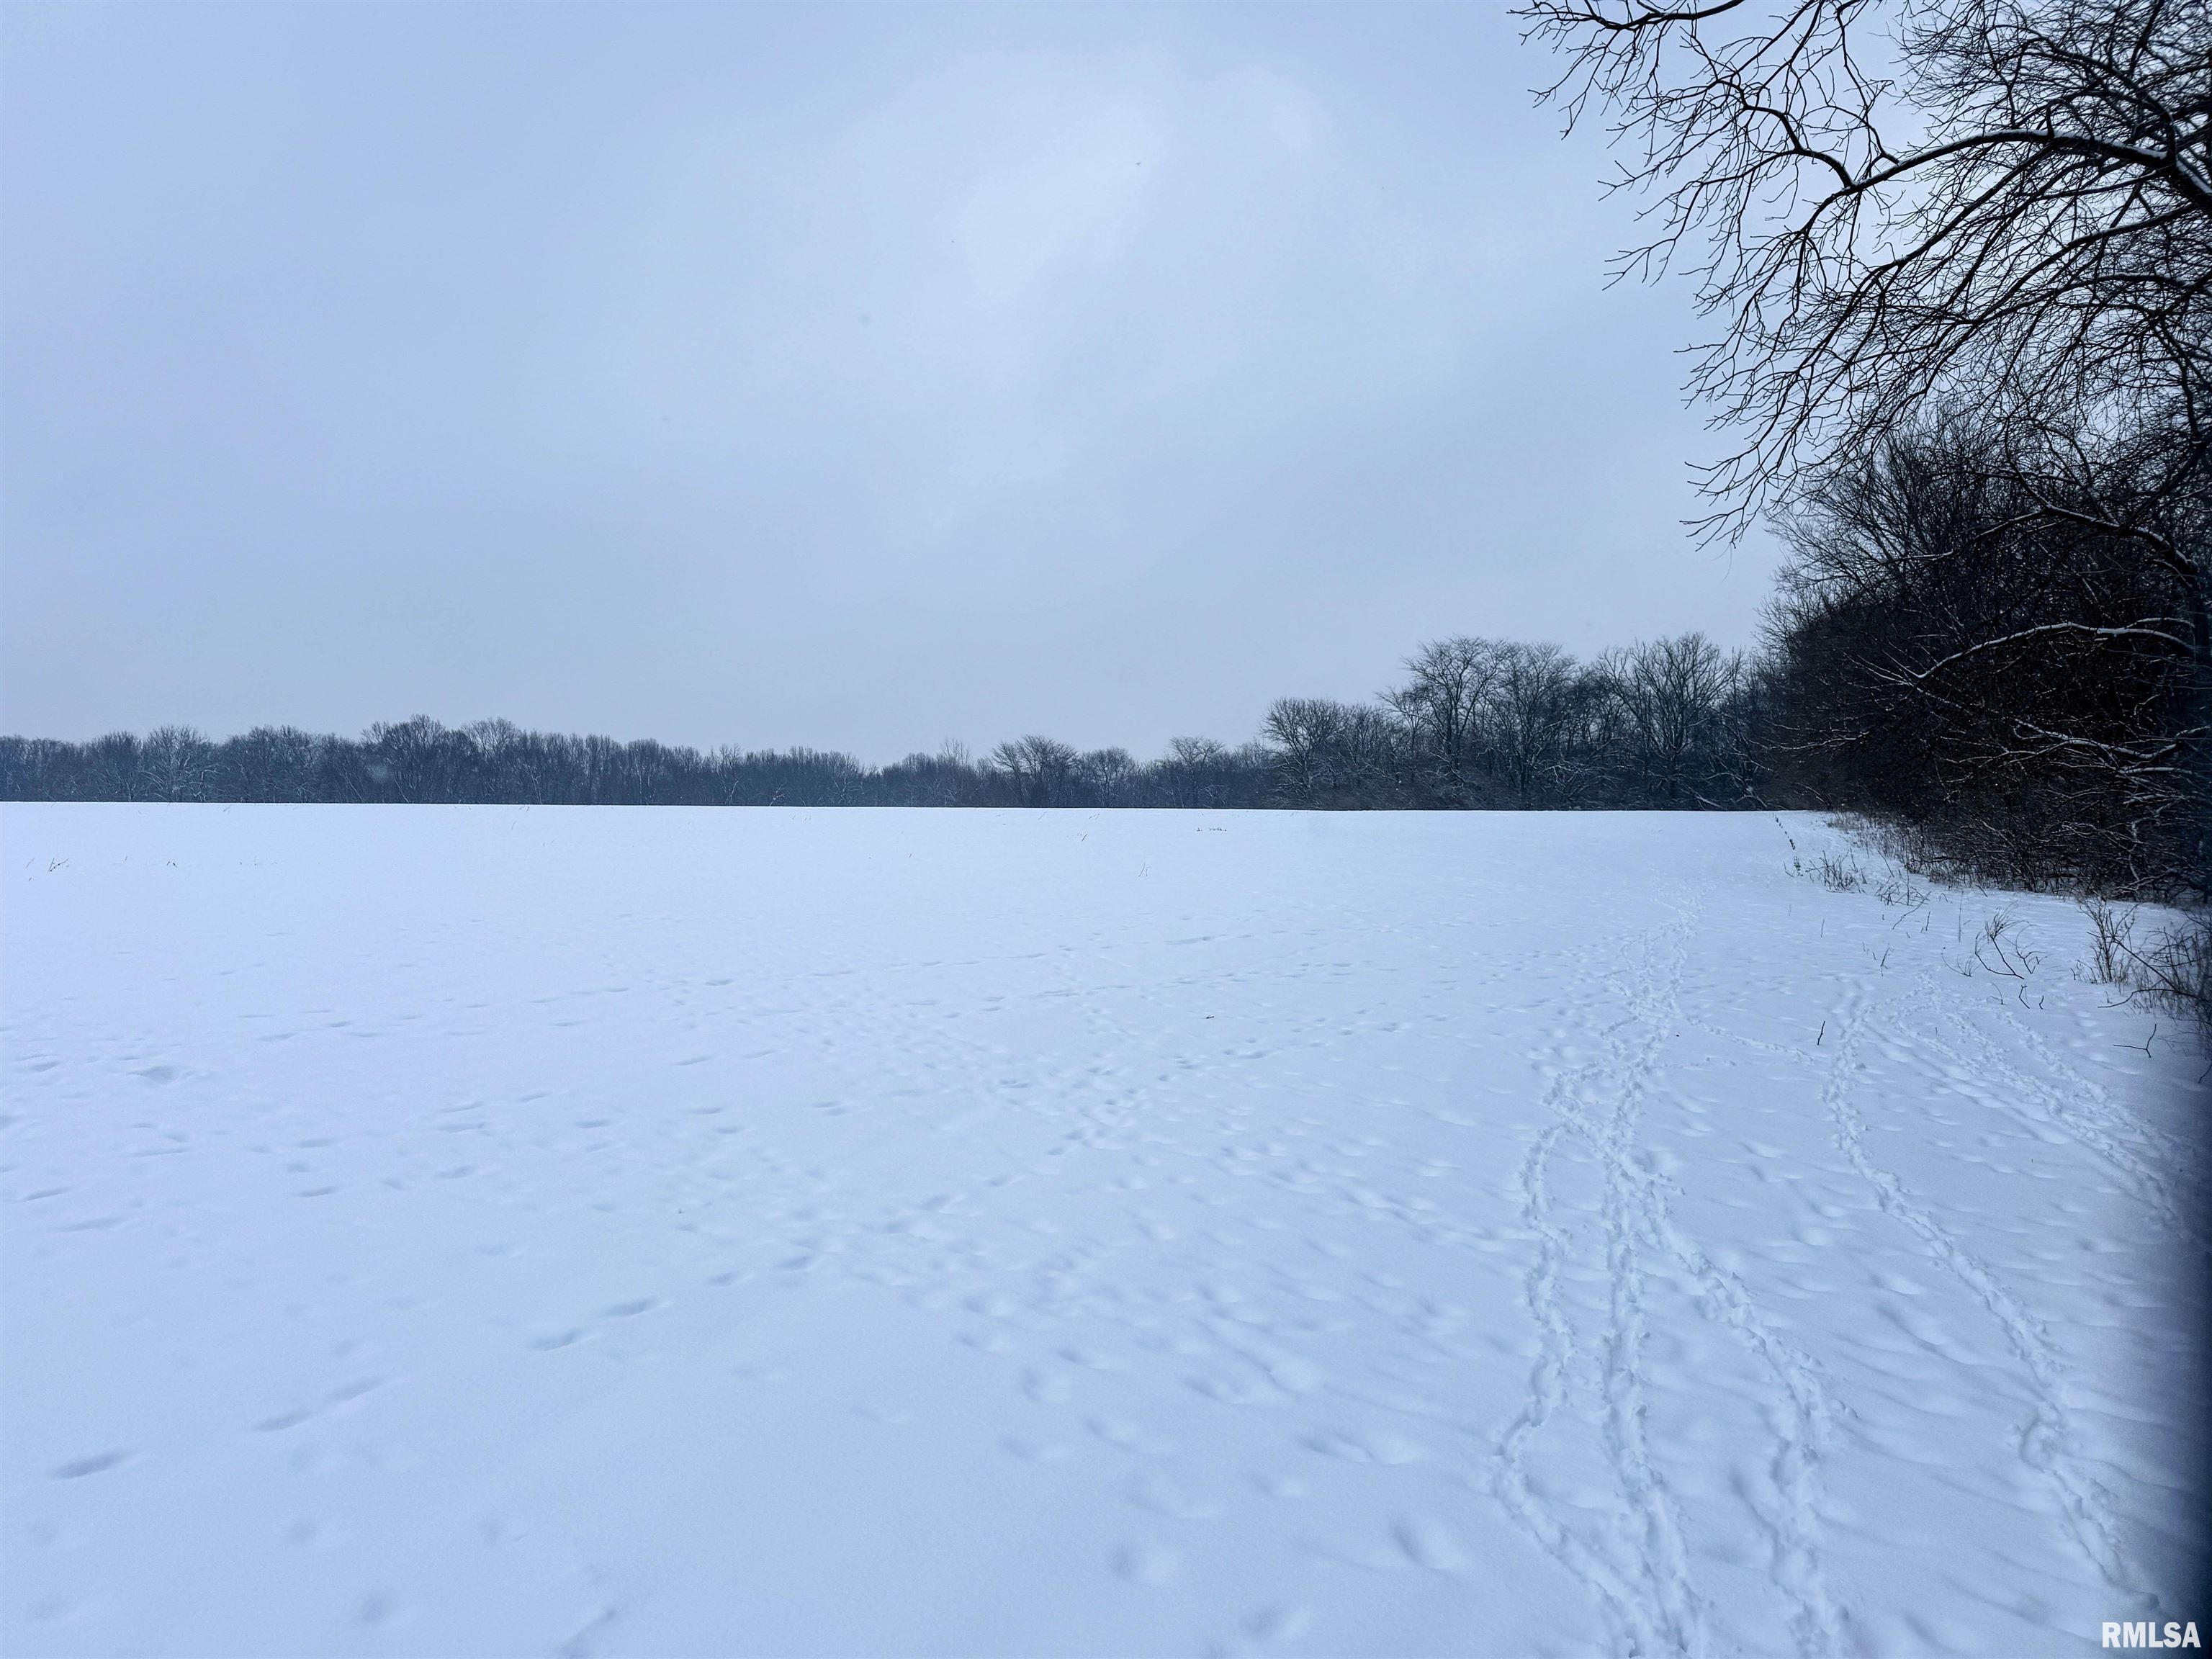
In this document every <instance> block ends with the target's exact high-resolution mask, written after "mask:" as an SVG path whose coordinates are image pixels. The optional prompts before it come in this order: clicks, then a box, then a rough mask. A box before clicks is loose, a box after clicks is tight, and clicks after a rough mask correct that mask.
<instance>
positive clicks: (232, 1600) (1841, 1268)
mask: <svg viewBox="0 0 2212 1659" xmlns="http://www.w3.org/2000/svg"><path fill="white" fill-rule="evenodd" d="M1838 842H1839V838H1838V835H1837V834H1836V832H1834V831H1832V830H1831V829H1826V828H1823V827H1822V826H1821V825H1820V823H1817V822H1816V821H1814V820H1813V819H1810V818H1807V817H1784V818H1780V819H1778V818H1775V817H1764V816H1720V815H1707V816H1671V817H1669V816H1653V815H1639V814H1620V815H1615V814H1587V815H1534V814H1531V815H1510V814H1504V813H1499V814H1479V813H1478V814H1442V813H1439V814H1428V815H1399V814H1383V813H1370V814H1345V815H1340V816H1328V815H1310V814H1303V813H1288V812H1285V813H1264V814H1236V813H1223V814H1206V813H1175V812H1152V813H1143V812H1123V813H1097V814H1087V813H1080V812H1074V813H1069V812H1060V813H1022V812H1004V813H1000V812H983V811H937V812H929V811H912V812H901V811H857V810H853V811H776V810H731V811H673V810H665V809H664V810H617V809H584V810H556V809H541V810H520V809H515V808H490V807H484V808H460V809H448V808H441V807H363V808H341V807H318V806H302V807H246V806H237V807H228V808H222V807H191V806H51V805H9V806H8V807H7V808H5V810H4V812H0V859H4V872H5V874H6V878H7V879H6V881H5V884H4V887H0V904H4V911H0V939H4V957H0V967H4V975H5V978H4V1001H0V1013H4V1030H0V1060H4V1073H3V1074H0V1083H4V1108H5V1120H4V1135H3V1136H0V1148H3V1149H4V1173H0V1197H4V1205H0V1218H4V1234H0V1246H4V1258H0V1261H4V1280H0V1337H4V1362H3V1363H0V1383H4V1395H0V1405H4V1416H0V1528H4V1532H0V1646H4V1649H5V1650H6V1651H7V1652H8V1653H9V1654H10V1655H13V1656H31V1655H39V1654H95V1653H100V1654H105V1653H161V1654H223V1655H248V1654H289V1655H304V1654H384V1653H390V1654H483V1655H505V1654H551V1653H560V1654H569V1655H616V1654H637V1655H688V1654H702V1655H703V1654H733V1655H734V1654H790V1655H802V1654H978V1655H982V1654H1024V1655H1027V1654H1035V1655H1048V1654H1179V1653H1196V1652H1201V1651H1203V1652H1220V1653H1241V1652H1249V1653H1261V1654H1272V1653H1307V1654H1354V1653H1357V1654H1392V1655H1416V1654H1451V1653H1490V1654H1550V1653H1562V1654H1565V1653H1585V1652H1592V1651H1601V1652H1613V1653H1626V1652H1636V1653H1640V1654H1647V1655H1674V1654H1712V1655H1725V1654H1734V1653H1753V1654H1805V1655H1814V1654H1826V1653H1839V1654H1840V1653H1862V1652H1863V1653H1911V1654H1920V1653H1933V1652H1941V1651H1958V1652H1974V1653H1986V1654H1997V1653H2004V1654H2030V1653H2066V1652H2075V1651H2086V1650H2089V1649H2092V1648H2093V1647H2094V1646H2095V1645H2096V1642H2097V1637H2098V1626H2099V1625H2100V1623H2101V1622H2102V1621H2104V1620H2139V1619H2144V1618H2151V1617H2156V1618H2159V1619H2164V1618H2168V1617H2172V1618H2197V1619H2200V1620H2201V1619H2202V1618H2203V1611H2202V1610H2191V1609H2189V1608H2186V1607H2179V1606H2177V1605H2176V1602H2175V1599H2174V1585H2175V1581H2176V1578H2177V1577H2178V1575H2179V1572H2180V1571H2182V1568H2181V1566H2180V1565H2179V1564H2180V1562H2181V1561H2182V1560H2183V1559H2184V1556H2185V1552H2186V1551H2187V1550H2188V1548H2189V1547H2191V1544H2192V1541H2193V1536H2192V1532H2191V1528H2194V1527H2196V1526H2197V1525H2198V1524H2199V1523H2200V1518H2199V1517H2197V1516H2194V1515H2193V1514H2191V1512H2190V1510H2189V1499H2188V1495H2187V1494H2186V1493H2185V1492H2183V1491H2182V1490H2181V1489H2180V1486H2179V1480H2180V1473H2179V1472H2180V1471H2181V1470H2182V1469H2184V1468H2185V1467H2186V1460H2187V1457H2188V1455H2190V1454H2191V1453H2193V1452H2194V1451H2195V1450H2196V1449H2197V1447H2195V1446H2194V1445H2193V1443H2192V1439H2191V1437H2193V1436H2194V1435H2195V1434H2196V1433H2197V1428H2196V1419H2197V1409H2196V1404H2197V1401H2198V1400H2199V1399H2201V1397H2202V1395H2201V1388H2200V1379H2199V1377H2198V1375H2197V1371H2196V1370H2194V1367H2195V1364H2196V1359H2195V1358H2194V1357H2193V1356H2192V1354H2191V1351H2190V1346H2189V1344H2188V1342H2187V1340H2185V1338H2184V1337H2183V1336H2182V1335H2181V1334H2179V1323H2180V1322H2179V1318H2178V1316H2177V1312H2176V1308H2177V1305H2178V1300H2179V1290H2178V1288H2177V1280H2178V1278H2179V1273H2180V1270H2181V1268H2182V1267H2185V1266H2186V1265H2187V1264H2189V1263H2191V1262H2201V1261H2203V1258H2204V1254H2205V1246H2206V1240H2205V1237H2204V1236H2203V1232H2202V1231H2201V1228H2202V1225H2203V1217H2204V1216H2205V1214H2206V1211H2205V1208H2204V1206H2203V1201H2202V1200H2203V1196H2204V1187H2203V1180H2202V1176H2203V1170H2202V1167H2201V1163H2200V1153H2199V1152H2198V1150H2197V1142H2196V1140H2195V1139H2194V1134H2193V1131H2194V1127H2195V1126H2196V1122H2197V1120H2198V1119H2200V1118H2201V1117H2202V1115H2203V1108H2204V1101H2203V1094H2202V1093H2201V1092H2200V1091H2198V1089H2197V1083H2196V1075H2197V1071H2198V1070H2199V1069H2200V1068H2201V1066H2202V1065H2203V1059H2202V1056H2201V1054H2199V1053H2197V1051H2196V1050H2195V1049H2194V1048H2193V1047H2192V1046H2191V1041H2190V1040H2189V1039H2187V1038H2185V1037H2184V1036H2181V1035H2180V1034H2179V1033H2178V1032H2176V1031H2174V1030H2173V1029H2172V1023H2171V1022H2170V1021H2168V1022H2166V1024H2164V1025H2163V1026H2161V1027H2160V1029H2159V1031H2158V1033H2157V1035H2155V1036H2154V1034H2153V1022H2154V1016H2152V1015H2150V1014H2148V1013H2146V1012H2141V1011H2138V1010H2135V1009H2130V1008H2124V1007H2123V1008H2117V1009H2116V1008H2112V1007H2108V1006H2106V1003H2107V1000H2108V995H2109V994H2108V993H2107V992H2106V991H2105V990H2104V989H2103V988H2101V987H2097V986H2094V985H2091V984H2088V983H2085V982H2083V981H2081V980H2080V979H2078V978H2077V977H2076V976H2075V974H2074V971H2073V969H2074V966H2075V963H2077V962H2078V961H2079V960H2080V959H2081V957H2082V956H2083V955H2084V954H2085V953H2086V950H2087V927H2086V926H2085V924H2084V923H2083V921H2082V919H2081V915H2080V914H2079V912H2078V911H2076V910H2075V908H2073V907H2071V906H2070V905H2068V904H2066V903H2064V902H2060V901H2058V900H2055V899H2039V898H2029V897H2020V896H2011V897H2005V896H1998V895H1992V894H1989V893H1982V892H1971V891H1969V892H1958V891H1951V890H1936V891H1935V892H1934V893H1933V894H1932V895H1929V896H1927V897H1926V899H1925V902H1917V900H1915V899H1913V898H1911V897H1908V896H1905V895H1904V894H1902V893H1899V892H1896V891H1894V890H1893V892H1892V893H1891V895H1890V897H1889V899H1888V900H1887V901H1885V899H1884V898H1883V897H1882V896H1878V895H1877V894H1875V892H1872V891H1855V892H1834V891H1830V890H1826V889H1825V888H1824V887H1823V886H1822V885H1821V884H1820V883H1819V882H1817V881H1815V880H1813V879H1808V878H1807V877H1806V876H1805V875H1803V874H1802V873H1793V872H1792V869H1791V866H1792V861H1793V858H1794V859H1796V860H1800V861H1809V860H1812V859H1813V858H1814V856H1815V855H1816V854H1817V852H1818V850H1820V849H1821V848H1834V847H1836V846H1837V845H1838ZM1861 857H1862V858H1863V860H1864V861H1865V862H1866V864H1867V865H1868V867H1869V870H1871V869H1873V868H1874V867H1875V863H1876V861H1875V860H1872V859H1871V858H1870V857H1869V856H1868V855H1864V854H1862V855H1861ZM1998 908H2007V909H2008V910H2009V911H2010V912H2011V913H2012V914H2013V915H2015V916H2016V917H2017V918H2018V921H2019V927H2018V929H2017V930H2016V936H2017V937H2018V938H2020V939H2022V940H2024V941H2025V943H2026V944H2027V945H2028V947H2029V948H2030V949H2031V950H2032V951H2034V952H2038V953H2039V957H2038V960H2037V962H2036V965H2035V966H2034V968H2033V971H2032V972H2031V973H2029V974H2028V975H2027V977H2026V978H2024V979H2015V978H2012V977H2008V976H2006V975H2003V974H2002V973H1994V974H1993V973H1992V972H1990V970H1989V969H1987V968H1985V967H1984V966H1981V965H1979V964H1977V963H1975V961H1974V958H1973V952H1972V945H1973V942H1974V940H1975V939H1976V936H1977V933H1978V929H1979V928H1980V927H1981V926H1982V924H1983V922H1984V921H1985V919H1986V918H1987V917H1988V916H1989V915H1990V914H1991V913H1992V912H1993V911H1995V910H1996V909H1998ZM1985 954H1986V953H1985Z"/></svg>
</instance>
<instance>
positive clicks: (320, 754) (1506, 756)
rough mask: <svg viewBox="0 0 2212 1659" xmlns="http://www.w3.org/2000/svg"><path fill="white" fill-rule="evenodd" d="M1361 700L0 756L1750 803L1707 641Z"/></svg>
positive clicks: (117, 766)
mask: <svg viewBox="0 0 2212 1659" xmlns="http://www.w3.org/2000/svg"><path fill="white" fill-rule="evenodd" d="M1406 676H1407V677H1406V678H1405V680H1404V682H1403V684H1400V685H1399V686H1397V687H1396V688H1395V689H1393V690H1389V691H1388V692H1386V693H1385V694H1384V695H1383V696H1381V697H1379V698H1377V699H1376V700H1375V701H1374V702H1362V703H1352V702H1337V701H1333V700H1330V699H1327V698H1318V697H1285V698H1284V699H1282V700H1280V701H1279V702H1276V703H1275V704H1274V705H1273V708H1270V709H1269V710H1268V712H1267V719H1266V720H1265V722H1264V725H1263V727H1262V730H1261V734H1260V736H1259V738H1257V740H1255V741H1253V742H1249V743H1245V744H1239V745H1237V746H1234V747H1232V746H1231V745H1229V744H1223V743H1219V742H1216V741H1214V740H1213V739H1211V738H1176V740H1175V741H1174V742H1173V743H1172V744H1170V745H1169V747H1168V751H1167V753H1165V754H1164V755H1162V756H1160V757H1158V758H1156V759H1153V760H1150V761H1139V760H1138V759H1137V758H1135V757H1133V756H1132V755H1131V754H1130V753H1129V752H1128V751H1127V750H1125V749H1094V750H1079V749H1077V748H1076V747H1075V746H1074V745H1073V744H1066V743H1062V742H1060V741H1059V740H1057V739H1055V738H1049V737H1043V736H1036V735H1032V736H1028V737H1023V738H1014V739H1012V740H1010V741H1008V742H1005V743H1001V744H999V745H998V747H997V748H995V749H994V750H992V751H991V752H990V753H989V754H987V755H986V756H983V757H981V758H980V759H979V758H976V757H973V756H971V755H970V754H969V753H968V751H966V750H963V749H962V748H960V747H959V746H958V745H947V746H946V748H945V749H944V750H941V751H939V753H937V754H933V755H925V754H915V755H909V756H908V757H906V758H905V759H904V760H901V761H897V762H895V763H892V764H890V765H888V766H869V765H866V764H864V763H861V762H860V761H858V760H856V759H854V757H852V756H850V755H846V754H841V753H837V752H834V751H827V750H813V749H787V750H739V749H733V748H723V749H716V750H700V749H695V748H690V747H687V746H682V745H672V744H661V743H655V742H652V741H650V740H647V741H642V742H634V743H618V742H617V741H615V740H614V739H612V738H604V737H570V736H566V735H562V734H556V733H548V732H529V731H525V730H523V729H522V728H520V727H519V726H515V725H513V723H511V722H509V721H507V720H483V721H479V722H477V723H476V724H474V725H471V726H445V725H441V724H440V723H439V722H438V721H436V720H431V719H429V718H428V716H422V715H418V716H416V718H415V719H413V720H401V721H397V722H390V723H379V724H377V725H374V726H370V727H369V728H368V731H366V732H363V733H362V735H361V736H360V737H359V738H344V737H337V736H331V735H327V734H323V733H317V732H302V731H300V730H297V729H296V728H294V727H291V726H262V727H258V728H256V729H255V730H253V731H251V732H246V733H244V734H243V735H242V736H238V737H233V738H224V739H222V740H220V741H218V740H214V739H210V738H206V737H204V736H203V735H202V734H201V733H199V732H197V731H195V730H193V729H192V728H191V727H190V726H162V727H160V728H159V729H157V730H155V731H153V732H147V733H145V734H144V735H143V736H140V735H137V734H134V733H131V732H112V733H110V734H109V735H108V736H106V737H103V738H95V739H94V740H93V741H92V742H89V743H66V742H60V741H56V740H53V739H50V738H20V737H9V738H0V798H5V799H10V800H106V801H328V802H337V801H362V802H368V801H382V802H421V803H437V804H443V805H462V804H467V803H484V804H497V805H549V806H550V805H635V806H644V805H672V806H766V805H788V806H1042V807H1079V806H1154V807H1217V808H1219V807H1245V808H1252V807H1309V808H1312V807H1321V808H1337V809H1358V808H1376V807H1405V808H1468V807H1577V806H1605V807H1665V808H1689V809H1696V808H1705V809H1711V808H1722V807H1738V806H1747V805H1758V804H1759V792H1758V791H1759V775H1760V768H1759V761H1758V758H1757V749H1756V738H1757V732H1758V730H1759V719H1758V717H1757V715H1756V713H1755V708H1754V704H1755V702H1756V687H1757V685H1758V684H1759V678H1758V677H1757V676H1755V675H1754V674H1753V672H1752V671H1751V670H1750V669H1749V667H1748V666H1747V663H1746V661H1745V659H1743V657H1742V656H1741V655H1740V654H1738V653H1729V652H1724V651H1722V650H1720V649H1718V648H1717V647H1715V646H1714V645H1713V644H1712V643H1711V641H1708V640H1706V639H1705V637H1704V636H1703V635H1697V634H1688V635H1683V636H1681V637H1680V638H1679V639H1672V640H1661V641H1656V642H1654V643H1650V644H1639V645H1635V646H1632V647H1627V648H1626V649H1624V650H1620V651H1613V652H1608V653H1606V654H1605V655H1603V656H1601V657H1599V658H1597V659H1595V660H1593V661H1590V662H1587V663H1580V662H1577V661H1576V660H1575V659H1573V658H1572V657H1571V656H1569V655H1568V654H1567V653H1565V651H1562V650H1560V649H1559V647H1556V646H1547V645H1535V646H1532V645H1522V644H1516V643H1511V642H1505V641H1493V640H1483V639H1472V638H1455V639H1448V640H1440V641H1434V642H1432V643H1431V644H1429V645H1426V646H1424V647H1422V648H1421V649H1420V650H1419V652H1417V653H1415V654H1414V655H1413V656H1412V657H1411V658H1409V659H1407V663H1406Z"/></svg>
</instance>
